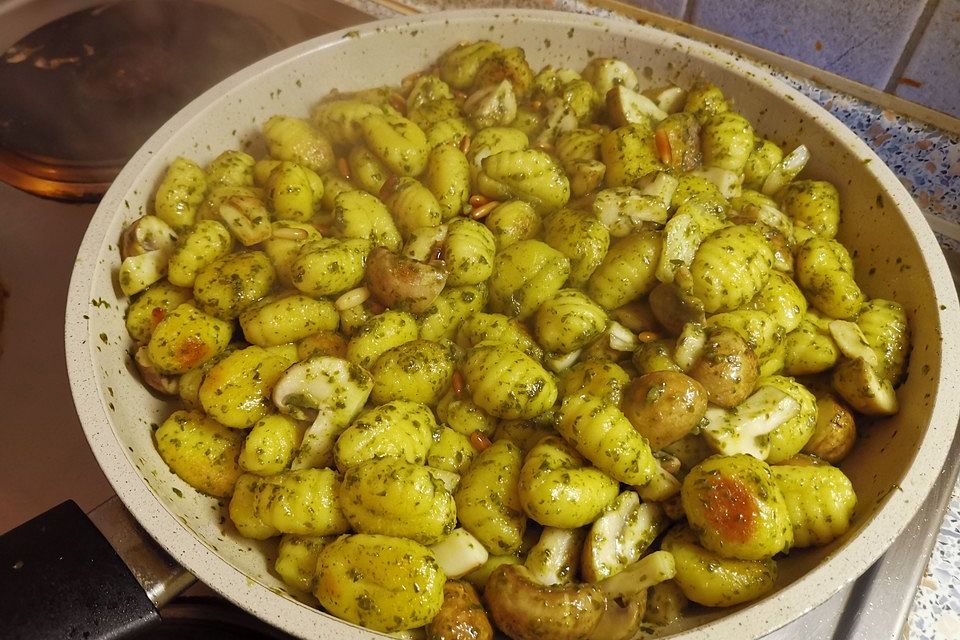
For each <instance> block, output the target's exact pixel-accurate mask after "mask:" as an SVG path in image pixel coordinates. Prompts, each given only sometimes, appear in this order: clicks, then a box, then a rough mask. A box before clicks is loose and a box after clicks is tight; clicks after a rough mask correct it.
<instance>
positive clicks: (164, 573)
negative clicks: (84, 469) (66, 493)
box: [0, 497, 195, 640]
mask: <svg viewBox="0 0 960 640" xmlns="http://www.w3.org/2000/svg"><path fill="white" fill-rule="evenodd" d="M94 523H96V524H94ZM98 527H99V529H98ZM194 580H195V578H194V577H193V576H192V575H190V574H189V573H188V572H187V571H186V570H185V569H183V568H182V567H180V566H179V565H178V564H177V563H176V562H174V561H173V559H172V558H170V556H168V555H167V554H166V553H165V552H164V551H163V550H162V549H161V548H160V547H159V546H158V545H157V544H156V543H155V542H154V541H153V540H152V539H151V538H150V537H149V536H148V535H147V534H146V533H145V532H144V531H143V530H142V529H141V528H140V526H139V525H138V524H137V523H136V521H135V520H134V519H133V517H132V516H130V514H129V513H128V512H127V511H126V509H125V508H124V507H123V505H122V504H121V502H120V500H119V499H118V498H116V497H114V498H111V499H110V500H108V501H107V502H105V503H104V504H102V505H101V506H99V507H97V508H96V509H95V510H94V511H92V512H91V513H90V516H89V517H88V516H87V515H86V514H85V513H84V512H83V511H82V510H81V509H80V507H78V506H77V505H76V503H74V502H73V501H67V502H64V503H62V504H60V505H58V506H56V507H54V508H53V509H51V510H49V511H47V512H46V513H43V514H41V515H39V516H37V517H36V518H34V519H32V520H30V521H28V522H26V523H24V524H22V525H20V526H19V527H17V528H15V529H13V530H11V531H9V532H8V533H5V534H4V535H2V536H0V627H2V628H3V637H4V638H9V639H10V640H47V639H49V638H64V639H72V638H76V639H78V640H80V639H87V640H95V639H101V640H113V639H115V638H124V637H129V636H132V635H134V634H136V633H138V632H139V631H142V630H143V629H146V628H148V627H149V626H151V625H153V624H155V623H156V622H158V621H159V618H160V616H159V614H158V612H157V607H160V606H162V605H164V604H166V602H168V601H169V600H170V599H171V598H173V596H175V595H176V594H177V593H179V592H180V591H182V590H183V589H186V588H187V587H188V586H190V584H192V583H193V582H194Z"/></svg>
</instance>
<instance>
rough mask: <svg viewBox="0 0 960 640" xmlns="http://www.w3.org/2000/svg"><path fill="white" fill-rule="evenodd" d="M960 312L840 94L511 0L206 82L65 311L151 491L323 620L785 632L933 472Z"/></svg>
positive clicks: (261, 599)
mask: <svg viewBox="0 0 960 640" xmlns="http://www.w3.org/2000/svg"><path fill="white" fill-rule="evenodd" d="M957 320H958V318H957V299H956V293H955V291H954V289H953V285H952V282H951V279H950V275H949V271H948V269H947V267H946V264H945V261H944V259H943V256H942V253H941V252H940V249H939V247H938V245H937V241H936V239H935V238H934V236H933V234H932V232H931V231H930V230H929V228H928V227H927V226H926V224H925V222H924V221H923V219H922V216H921V214H920V212H919V211H918V209H917V207H916V205H915V204H914V203H913V202H912V200H911V199H910V197H909V195H908V194H907V193H906V191H905V190H904V189H903V187H902V186H901V185H900V184H899V183H898V181H897V180H896V178H895V177H894V176H893V174H892V173H891V172H890V171H889V169H887V168H886V167H885V166H883V164H882V162H881V161H880V160H879V159H878V158H877V156H876V155H875V154H874V153H873V152H871V151H870V150H869V148H868V147H866V145H864V144H863V143H862V142H861V141H860V140H858V139H857V138H856V136H854V135H853V134H852V133H851V132H850V131H848V130H847V129H845V128H844V127H843V125H841V124H840V123H839V122H837V121H836V120H835V119H834V118H832V117H831V116H830V115H829V114H827V113H826V112H825V111H824V110H822V109H821V108H819V107H818V106H816V105H815V104H814V103H812V102H811V101H810V100H808V99H806V98H805V97H803V96H802V95H800V94H799V93H797V92H796V91H794V90H793V89H791V88H789V87H787V86H786V85H784V84H783V83H782V82H780V81H778V80H776V79H774V78H773V77H771V76H770V75H769V74H767V73H766V72H764V71H762V70H760V69H759V68H757V67H755V66H753V65H752V64H750V63H748V62H746V61H744V60H742V59H739V58H736V57H733V56H731V55H729V54H727V53H724V52H721V51H717V50H715V49H713V48H711V47H708V46H706V45H703V44H700V43H697V42H693V41H690V40H686V39H683V38H680V37H677V36H674V35H672V34H669V33H666V32H662V31H659V30H655V29H652V28H648V27H644V26H641V25H636V24H630V23H626V22H615V21H607V20H602V19H597V18H593V17H588V16H580V15H571V14H561V13H554V12H545V11H508V10H495V11H465V12H452V13H442V14H435V15H430V16H425V17H417V18H403V19H398V20H391V21H385V22H378V23H372V24H369V25H365V26H363V27H361V28H359V29H357V30H354V31H345V32H338V33H334V34H331V35H327V36H323V37H320V38H318V39H315V40H312V41H310V42H307V43H304V44H302V45H299V46H296V47H293V48H291V49H288V50H286V51H283V52H281V53H279V54H276V55H274V56H272V57H269V58H267V59H265V60H263V61H261V62H259V63H257V64H255V65H253V66H251V67H249V68H247V69H246V70H244V71H242V72H240V73H238V74H236V75H235V76H233V77H231V78H229V79H228V80H226V81H224V82H223V83H221V84H220V85H218V86H216V87H215V88H213V89H211V90H210V91H208V92H207V93H205V94H204V95H203V96H201V97H200V98H198V99H197V100H195V101H194V102H193V103H191V104H190V105H189V106H188V107H186V108H185V109H184V110H183V111H181V112H180V113H179V114H177V115H176V116H175V117H174V118H173V119H171V120H170V121H169V122H168V123H167V124H166V125H164V127H163V128H161V129H160V130H159V131H158V132H157V133H156V134H155V135H154V136H153V137H152V138H151V139H150V140H149V141H148V142H147V143H146V144H145V145H144V147H143V148H142V149H141V150H140V151H139V152H138V153H137V154H136V156H135V157H134V158H133V159H132V160H131V161H130V163H129V164H128V165H127V166H126V168H125V169H124V170H123V172H122V173H121V174H120V175H119V177H118V178H117V180H116V181H115V183H114V184H113V186H112V187H111V189H110V191H109V192H108V193H107V195H106V197H105V198H104V200H103V202H102V203H101V205H100V207H99V209H98V210H97V213H96V215H95V216H94V218H93V221H92V222H91V225H90V228H89V230H88V231H87V234H86V236H85V238H84V241H83V244H82V246H81V248H80V252H79V254H78V257H77V265H76V269H75V271H74V275H73V279H72V282H71V289H70V296H69V302H68V309H67V322H66V345H67V359H68V368H69V373H70V379H71V385H72V388H73V392H74V398H75V401H76V405H77V410H78V413H79V415H80V418H81V422H82V423H83V426H84V429H85V431H86V434H87V437H88V439H89V441H90V445H91V447H92V448H93V450H94V453H95V454H96V457H97V460H98V461H99V463H100V465H101V466H102V467H103V470H104V472H105V473H106V475H107V477H108V478H109V480H110V481H111V483H112V485H113V487H114V488H115V489H116V491H117V494H118V495H119V497H120V498H121V500H122V501H123V503H124V504H125V505H126V507H127V508H128V509H129V511H130V512H131V513H132V514H133V516H134V517H135V518H136V519H137V520H138V521H139V522H140V523H141V524H142V526H143V527H144V528H145V529H146V530H147V531H148V532H149V533H150V535H151V536H152V537H153V538H154V539H155V540H156V541H157V542H158V543H159V544H160V545H161V546H162V547H163V548H164V549H166V551H167V552H168V553H169V554H170V555H171V556H172V557H173V558H175V559H176V560H177V561H178V562H179V563H181V564H182V565H183V566H184V567H186V568H187V569H189V571H191V572H192V573H193V574H195V575H196V576H197V577H198V578H199V579H200V580H202V581H203V582H204V583H206V584H207V585H209V586H210V587H212V588H213V589H215V590H216V591H218V592H219V593H220V594H222V595H223V596H224V597H226V598H228V599H229V600H231V601H233V602H234V603H236V604H237V605H239V606H240V607H242V608H244V609H246V610H248V611H249V612H251V613H253V614H255V615H257V616H258V617H260V618H261V619H263V620H264V621H266V622H268V623H269V624H272V625H274V626H276V627H278V628H280V629H282V630H284V631H286V632H288V633H290V634H293V635H295V636H299V637H303V638H371V637H385V636H380V635H378V634H387V633H389V634H400V636H399V637H410V638H417V637H427V638H443V639H454V638H465V637H471V638H473V637H480V638H483V637H488V638H489V637H492V635H494V634H502V636H505V637H509V638H513V639H514V640H533V639H536V638H597V639H604V640H612V639H618V638H622V639H624V640H626V639H627V638H634V637H645V636H651V635H652V636H664V637H666V636H670V637H677V638H692V637H697V638H729V637H733V636H736V637H738V638H740V637H742V638H760V637H762V636H763V635H764V634H766V633H769V632H771V631H773V630H774V629H776V628H778V627H780V626H782V625H784V624H786V623H788V622H790V621H792V620H794V619H796V618H798V617H799V616H801V615H802V614H803V613H805V612H806V611H808V610H810V609H811V608H813V607H816V606H817V605H819V604H821V603H822V602H824V601H825V600H826V599H827V598H829V597H830V596H831V595H832V594H833V593H835V592H836V591H837V590H839V589H840V588H841V587H842V586H843V585H845V584H846V583H848V582H850V581H851V580H853V579H855V578H857V577H858V576H859V575H860V574H862V573H863V572H864V571H866V570H867V569H868V568H869V567H870V565H871V564H872V563H873V562H874V561H875V560H876V559H877V558H878V557H879V556H880V555H881V554H882V553H883V551H884V550H885V549H886V548H887V547H888V546H889V545H890V543H891V542H892V541H893V540H894V539H895V538H896V537H897V535H898V534H899V532H900V531H901V530H902V528H903V526H905V524H906V523H907V522H908V521H909V520H910V518H911V517H912V515H913V514H914V513H915V512H916V510H917V509H918V507H919V506H920V505H921V503H922V502H923V500H924V498H925V497H926V495H927V493H928V491H929V490H930V488H931V487H932V485H933V482H934V481H935V479H936V477H937V475H938V472H939V471H940V468H941V467H942V465H943V462H944V456H945V455H946V452H947V450H948V449H949V446H950V443H951V442H952V439H953V435H954V429H955V426H956V423H957V414H958V400H957V398H958V394H957V380H956V377H955V376H954V377H952V378H951V377H950V375H949V371H950V369H951V367H950V366H949V365H950V363H951V362H956V361H957V357H958V353H957V349H958V343H957V327H958V326H960V324H958V322H957ZM464 633H467V634H473V635H463V634H464ZM393 637H397V636H396V635H394V636H393Z"/></svg>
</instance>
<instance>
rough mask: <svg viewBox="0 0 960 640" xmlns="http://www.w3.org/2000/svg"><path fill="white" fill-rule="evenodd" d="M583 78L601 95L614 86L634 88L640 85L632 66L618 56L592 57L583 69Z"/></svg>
mask: <svg viewBox="0 0 960 640" xmlns="http://www.w3.org/2000/svg"><path fill="white" fill-rule="evenodd" d="M583 79H584V80H586V81H587V82H589V83H590V84H592V85H593V88H594V89H596V90H597V93H599V94H600V95H601V96H605V95H607V92H608V91H610V90H611V89H613V88H614V87H620V86H623V87H627V88H628V89H636V88H637V87H638V86H639V85H640V80H639V79H638V78H637V74H636V72H635V71H634V70H633V67H631V66H630V65H629V64H628V63H627V62H625V61H623V60H620V59H619V58H594V59H593V60H591V61H590V63H589V64H587V66H586V68H585V69H584V70H583Z"/></svg>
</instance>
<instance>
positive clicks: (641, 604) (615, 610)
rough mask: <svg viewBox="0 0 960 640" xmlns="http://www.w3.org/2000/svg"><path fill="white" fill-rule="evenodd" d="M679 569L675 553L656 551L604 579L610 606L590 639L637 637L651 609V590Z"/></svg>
mask: <svg viewBox="0 0 960 640" xmlns="http://www.w3.org/2000/svg"><path fill="white" fill-rule="evenodd" d="M676 572H677V571H676V563H675V562H674V560H673V556H672V555H671V554H669V553H667V552H666V551H655V552H653V553H651V554H650V555H648V556H646V557H644V558H642V559H641V560H639V561H637V562H635V563H633V564H632V565H630V566H629V567H627V568H626V569H625V570H623V571H622V572H620V573H618V574H617V575H615V576H613V577H612V578H607V579H606V580H604V581H602V582H600V584H599V586H600V589H601V590H602V591H603V593H604V595H605V596H606V600H607V606H606V610H605V611H604V613H603V617H601V618H600V621H599V623H598V624H597V626H596V627H594V629H593V631H592V632H591V633H590V635H589V636H587V638H588V640H628V639H629V638H634V637H636V635H637V632H638V631H639V629H640V623H641V622H642V621H643V614H644V612H645V611H646V608H647V589H648V588H649V587H652V586H653V585H655V584H660V583H661V582H663V581H665V580H669V579H671V578H673V577H674V575H676ZM621 603H622V604H621Z"/></svg>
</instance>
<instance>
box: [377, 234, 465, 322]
mask: <svg viewBox="0 0 960 640" xmlns="http://www.w3.org/2000/svg"><path fill="white" fill-rule="evenodd" d="M446 281H447V274H446V271H444V269H442V268H440V267H438V266H435V265H433V264H427V263H425V262H418V261H416V260H411V259H410V258H404V257H401V256H398V255H397V254H395V253H393V252H391V251H390V250H389V249H385V248H384V247H376V248H375V249H374V250H373V251H371V252H370V256H369V257H368V258H367V286H368V288H369V289H370V291H371V292H372V293H373V295H375V296H376V297H377V299H378V300H380V302H382V303H383V304H385V305H386V306H387V307H390V308H391V309H393V308H402V309H406V310H408V311H410V312H411V313H423V312H424V311H426V310H427V309H429V308H430V305H431V304H433V301H434V300H436V299H437V296H439V295H440V292H441V291H442V290H443V286H444V284H445V283H446Z"/></svg>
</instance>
